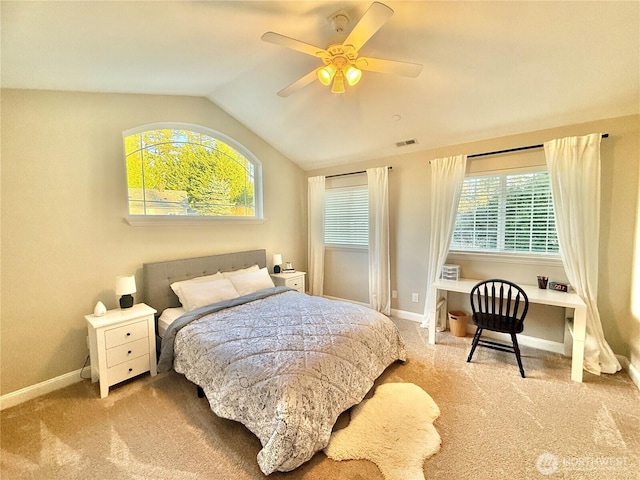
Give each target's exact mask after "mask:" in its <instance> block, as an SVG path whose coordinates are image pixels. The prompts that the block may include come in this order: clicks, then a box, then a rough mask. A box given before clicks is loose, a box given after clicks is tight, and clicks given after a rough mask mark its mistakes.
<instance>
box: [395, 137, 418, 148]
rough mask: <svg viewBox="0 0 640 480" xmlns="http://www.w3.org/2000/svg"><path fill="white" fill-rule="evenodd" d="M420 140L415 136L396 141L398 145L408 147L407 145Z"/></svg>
mask: <svg viewBox="0 0 640 480" xmlns="http://www.w3.org/2000/svg"><path fill="white" fill-rule="evenodd" d="M416 143H418V141H417V140H416V139H415V138H411V139H409V140H403V141H402V142H396V147H406V146H407V145H415V144H416Z"/></svg>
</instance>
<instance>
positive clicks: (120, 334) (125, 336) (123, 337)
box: [104, 318, 149, 348]
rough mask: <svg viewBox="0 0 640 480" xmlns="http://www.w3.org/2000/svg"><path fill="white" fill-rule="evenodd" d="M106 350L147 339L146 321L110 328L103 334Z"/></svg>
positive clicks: (147, 328)
mask: <svg viewBox="0 0 640 480" xmlns="http://www.w3.org/2000/svg"><path fill="white" fill-rule="evenodd" d="M104 338H105V346H106V348H112V347H116V346H118V345H122V344H123V343H127V342H131V341H133V340H138V339H140V338H149V327H148V322H147V319H146V318H145V319H144V320H141V321H139V322H136V323H130V324H129V325H125V326H124V327H117V328H112V329H110V330H105V332H104Z"/></svg>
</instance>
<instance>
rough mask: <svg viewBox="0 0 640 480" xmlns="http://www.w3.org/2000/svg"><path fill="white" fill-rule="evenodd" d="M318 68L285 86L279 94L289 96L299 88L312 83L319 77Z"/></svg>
mask: <svg viewBox="0 0 640 480" xmlns="http://www.w3.org/2000/svg"><path fill="white" fill-rule="evenodd" d="M316 70H317V69H316ZM316 70H311V71H310V72H309V73H307V74H306V75H305V76H304V77H302V78H299V79H298V80H296V81H295V82H293V83H292V84H291V85H289V86H287V87H284V88H283V89H282V90H280V91H279V92H278V96H280V97H288V96H289V95H291V94H292V93H295V92H297V91H298V90H300V89H301V88H303V87H306V86H307V85H309V84H310V83H312V82H313V81H314V80H315V79H316V78H318V77H317V76H316Z"/></svg>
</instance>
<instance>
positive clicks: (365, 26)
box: [262, 2, 422, 97]
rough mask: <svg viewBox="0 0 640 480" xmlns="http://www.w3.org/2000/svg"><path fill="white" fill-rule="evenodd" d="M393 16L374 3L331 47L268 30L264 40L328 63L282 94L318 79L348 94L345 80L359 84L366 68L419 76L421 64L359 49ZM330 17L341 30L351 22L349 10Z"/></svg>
mask: <svg viewBox="0 0 640 480" xmlns="http://www.w3.org/2000/svg"><path fill="white" fill-rule="evenodd" d="M391 15H393V10H392V9H391V8H389V7H387V6H386V5H384V4H382V3H379V2H374V3H372V4H371V6H370V7H369V8H368V9H367V11H366V12H365V13H364V15H363V16H362V18H361V19H360V21H359V22H358V23H357V24H356V25H355V27H353V30H352V31H351V33H350V34H349V35H348V36H347V38H346V39H345V40H344V41H343V42H342V43H341V44H332V45H329V46H328V47H327V48H320V47H316V46H314V45H310V44H308V43H305V42H301V41H300V40H295V39H293V38H289V37H286V36H284V35H280V34H279V33H274V32H267V33H265V34H264V35H262V40H264V41H265V42H269V43H274V44H276V45H281V46H283V47H287V48H290V49H292V50H297V51H298V52H302V53H306V54H307V55H312V56H314V57H318V58H320V59H321V60H322V62H323V64H324V66H321V67H318V68H316V69H314V70H312V71H311V72H309V73H308V74H306V75H305V76H304V77H302V78H300V79H298V80H296V81H295V82H293V83H292V84H290V85H289V86H287V87H285V88H283V89H282V90H280V91H279V92H278V95H279V96H281V97H288V96H289V95H291V94H292V93H294V92H296V91H298V90H300V89H301V88H302V87H305V86H307V85H309V84H310V83H311V82H313V81H314V80H315V79H316V78H317V79H318V80H319V81H320V82H321V83H322V84H323V85H327V86H328V85H329V84H332V85H331V92H333V93H344V91H345V89H344V83H345V81H346V82H347V84H348V85H349V86H353V85H355V84H356V83H358V81H360V78H361V77H362V70H367V71H371V72H380V73H392V74H395V75H402V76H404V77H412V78H415V77H417V76H418V75H419V74H420V72H421V71H422V65H420V64H417V63H407V62H398V61H394V60H383V59H380V58H369V57H360V56H359V50H360V49H361V48H362V47H363V45H364V44H365V43H366V42H367V41H368V40H369V39H370V38H371V37H372V36H373V35H374V34H375V33H376V32H377V31H378V30H379V29H380V28H381V27H382V26H383V25H384V24H385V23H386V22H387V21H388V20H389V18H391ZM330 19H331V21H332V23H333V25H334V28H335V29H336V32H337V33H342V32H344V29H345V26H346V25H347V24H348V23H349V16H348V15H347V13H346V12H345V11H339V12H337V13H335V14H334V15H332V16H331V17H330ZM332 82H333V83H332Z"/></svg>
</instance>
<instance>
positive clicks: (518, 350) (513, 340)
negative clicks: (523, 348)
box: [511, 333, 525, 378]
mask: <svg viewBox="0 0 640 480" xmlns="http://www.w3.org/2000/svg"><path fill="white" fill-rule="evenodd" d="M511 341H512V342H513V350H514V351H515V353H516V360H518V368H519V369H520V375H521V376H522V378H525V376H524V368H522V360H521V359H520V347H519V346H518V339H517V338H516V334H515V333H512V334H511Z"/></svg>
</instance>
